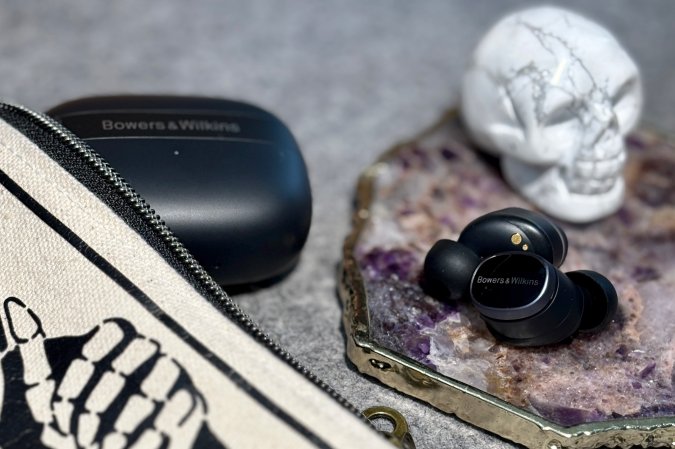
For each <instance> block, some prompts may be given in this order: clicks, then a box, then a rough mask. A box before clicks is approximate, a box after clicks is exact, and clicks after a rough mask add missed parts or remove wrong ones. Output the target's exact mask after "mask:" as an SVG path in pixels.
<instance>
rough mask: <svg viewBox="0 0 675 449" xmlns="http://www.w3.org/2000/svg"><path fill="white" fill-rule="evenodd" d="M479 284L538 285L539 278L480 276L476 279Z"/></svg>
mask: <svg viewBox="0 0 675 449" xmlns="http://www.w3.org/2000/svg"><path fill="white" fill-rule="evenodd" d="M476 283H477V284H499V285H532V286H535V287H536V286H538V285H539V279H527V278H521V277H517V276H511V277H484V276H478V278H477V279H476Z"/></svg>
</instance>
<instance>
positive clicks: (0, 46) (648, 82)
mask: <svg viewBox="0 0 675 449" xmlns="http://www.w3.org/2000/svg"><path fill="white" fill-rule="evenodd" d="M526 4H530V2H523V1H514V0H510V1H502V2H499V3H497V2H489V1H485V0H483V1H466V2H458V1H453V2H451V1H427V2H424V3H422V2H420V3H412V2H405V1H382V0H378V1H369V2H361V1H356V0H350V1H341V2H337V1H336V2H331V3H328V2H323V1H319V0H316V1H311V0H302V1H271V0H270V1H241V2H234V1H215V0H214V1H201V2H199V1H192V2H184V1H175V2H167V1H165V2H143V1H138V0H137V1H132V0H121V1H114V2H113V1H109V2H94V1H85V0H82V1H76V0H68V1H60V2H42V1H37V0H35V1H33V0H8V1H3V2H2V3H0V98H2V99H4V100H8V101H13V102H18V103H22V104H25V105H26V106H29V107H31V108H34V109H37V110H45V109H47V108H48V107H50V106H53V105H55V104H57V103H59V102H61V101H64V100H67V99H71V98H74V97H79V96H85V95H92V94H102V93H184V94H200V95H212V96H219V97H230V98H235V99H243V100H247V101H249V102H253V103H257V104H259V105H260V106H263V107H265V108H267V109H269V110H271V111H273V112H275V113H276V114H278V115H279V116H280V117H281V118H282V119H283V120H284V121H285V122H286V123H287V124H288V125H289V126H290V128H291V130H292V131H293V132H294V134H295V135H296V137H297V139H298V141H299V143H300V145H301V147H302V150H303V152H304V156H305V159H306V162H307V164H308V166H309V170H310V178H311V182H312V187H313V191H314V219H313V225H312V226H313V227H312V231H311V233H310V237H309V240H308V242H307V245H306V248H305V251H304V254H303V258H302V261H301V263H300V265H299V266H298V267H297V269H296V270H295V271H294V272H293V273H292V274H291V275H290V276H289V277H287V278H286V279H284V280H283V281H282V282H281V283H278V284H276V285H274V286H271V287H267V288H263V289H260V290H257V291H255V292H253V293H246V294H240V295H237V296H236V299H237V300H238V301H239V302H240V303H241V304H242V306H243V307H244V308H245V309H246V310H247V311H248V312H249V313H250V314H251V315H252V316H253V317H254V318H255V319H257V320H258V321H259V322H260V323H261V324H262V326H263V327H264V328H265V329H267V331H268V333H269V334H270V335H272V336H273V337H275V338H276V339H277V340H278V341H280V342H281V343H282V344H283V345H284V346H286V347H287V348H288V349H289V350H290V351H291V352H292V353H294V354H296V355H297V357H298V358H299V359H300V360H301V361H302V362H304V363H305V364H306V365H307V366H309V367H311V368H312V369H313V370H314V371H315V372H316V373H317V374H318V375H319V376H320V377H323V378H324V379H325V380H327V381H328V382H329V383H330V384H332V385H334V386H335V388H336V389H337V390H339V391H340V392H342V394H343V395H344V396H346V397H347V398H348V399H349V400H351V401H352V402H353V403H354V404H356V405H357V406H358V407H359V408H365V407H368V406H371V405H375V404H384V405H389V406H393V407H395V408H397V409H398V410H400V411H401V412H402V413H403V414H404V415H405V416H406V417H407V418H408V420H409V422H410V425H411V427H412V433H413V436H414V438H415V440H416V442H417V447H418V448H419V449H429V448H478V447H480V448H504V447H513V445H511V444H510V443H507V442H505V441H503V440H501V439H499V438H497V437H495V436H492V435H487V434H485V433H484V432H482V431H480V430H478V429H476V428H473V427H471V426H469V425H466V424H464V423H462V422H460V421H458V420H457V419H455V418H453V417H452V416H449V415H446V414H443V413H440V412H438V411H436V410H434V409H432V408H430V407H428V406H426V405H424V404H422V403H419V402H417V401H415V400H412V399H409V398H406V397H403V396H401V395H400V394H398V393H396V392H394V391H392V390H390V389H388V388H386V387H384V386H382V385H379V384H378V383H376V382H374V381H371V380H369V379H366V378H364V377H362V376H361V375H359V374H358V373H357V372H356V371H355V370H354V368H353V367H351V366H350V365H349V364H348V363H347V362H346V361H345V356H344V336H343V334H342V332H341V330H340V326H341V324H340V314H341V310H340V304H339V302H338V300H337V297H336V294H335V289H336V271H335V269H336V264H337V263H338V260H339V257H340V249H341V245H342V240H343V238H344V236H345V235H346V234H347V232H348V230H349V221H350V213H351V201H352V197H353V193H354V185H355V181H356V178H357V176H358V174H359V172H360V171H361V170H362V169H363V168H364V167H366V166H367V165H368V164H369V163H371V162H372V161H373V160H374V159H375V158H376V157H377V155H378V154H379V153H380V152H382V151H383V150H385V149H387V148H388V147H390V146H391V145H392V144H393V143H395V142H397V141H398V140H401V139H403V138H406V137H408V136H411V135H412V134H414V133H416V132H417V131H419V130H420V129H422V128H424V127H425V126H427V125H428V124H430V123H431V122H433V121H434V120H435V119H436V118H437V117H438V116H439V114H440V113H441V112H442V111H443V110H444V109H446V108H448V107H451V106H452V105H453V104H454V103H455V100H456V98H457V95H458V92H457V89H458V83H459V80H460V76H461V73H462V69H463V67H464V66H465V64H466V61H467V58H468V55H469V53H470V51H471V50H472V47H473V46H474V45H475V43H476V42H477V40H478V38H479V37H480V35H481V34H482V33H483V32H484V31H485V30H486V29H487V27H488V26H489V25H490V24H491V23H493V22H494V21H495V20H496V19H497V18H498V17H499V16H500V15H502V14H503V13H504V12H507V11H510V10H513V9H514V8H517V7H520V6H522V5H526ZM566 5H568V6H569V7H571V8H574V9H576V10H578V11H580V12H583V13H586V14H587V15H588V16H590V17H591V18H594V19H596V20H597V21H599V22H601V23H604V24H605V25H606V26H607V27H608V28H610V29H611V30H612V31H613V32H614V33H615V34H616V35H617V36H618V37H619V39H620V41H622V42H623V43H624V45H625V46H626V47H627V48H628V50H629V52H630V53H631V54H632V55H633V56H634V57H635V59H636V60H637V62H638V65H639V66H640V67H641V69H642V73H643V75H644V82H645V91H646V104H645V111H644V117H645V119H646V120H647V121H649V122H650V123H652V124H653V125H655V126H657V127H660V128H663V129H666V130H668V129H670V130H672V129H673V127H674V126H675V107H674V106H673V105H675V45H674V44H673V41H672V30H673V29H672V27H673V23H675V2H672V1H665V0H664V1H650V2H628V1H620V2H619V1H604V0H603V1H595V2H583V1H574V2H570V3H566Z"/></svg>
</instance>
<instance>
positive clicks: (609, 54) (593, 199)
mask: <svg viewBox="0 0 675 449" xmlns="http://www.w3.org/2000/svg"><path fill="white" fill-rule="evenodd" d="M641 103H642V93H641V88H640V79H639V73H638V70H637V67H636V66H635V64H634V63H633V61H632V60H631V59H630V57H629V56H628V55H627V54H626V52H625V51H624V50H623V49H622V48H621V47H620V46H619V44H618V42H617V41H616V40H615V39H614V38H613V37H612V36H611V35H610V34H609V33H608V32H607V31H606V30H604V29H603V28H601V27H600V26H599V25H597V24H595V23H593V22H590V21H589V20H587V19H584V18H582V17H580V16H578V15H576V14H574V13H571V12H569V11H564V10H561V9H557V8H552V7H543V8H534V9H530V10H526V11H521V12H519V13H516V14H513V15H511V16H509V17H506V18H504V19H503V20H502V21H500V22H499V23H498V24H497V25H495V27H493V28H492V29H491V30H490V31H489V32H488V33H487V34H486V36H485V37H484V38H483V40H482V41H481V42H480V44H479V45H478V47H477V49H476V51H475V53H474V57H473V60H472V63H471V65H470V67H469V69H468V70H467V73H466V75H465V78H464V86H463V93H462V113H463V118H464V120H465V123H466V125H467V127H468V129H469V131H470V132H471V134H472V135H473V138H474V139H475V141H476V142H477V143H478V144H479V145H481V146H482V147H483V148H484V149H485V150H487V151H491V152H493V153H495V154H497V155H499V156H501V158H502V169H503V172H504V176H505V178H506V179H507V181H508V182H509V183H510V184H511V185H512V186H513V187H514V188H515V189H516V190H517V191H519V192H520V193H521V194H522V195H523V196H525V197H526V198H527V199H528V200H530V201H531V202H532V203H534V204H535V205H536V206H538V207H539V208H540V209H542V210H544V211H545V212H547V213H549V214H551V215H554V216H556V217H558V218H562V219H566V220H570V221H578V222H584V221H591V220H595V219H597V218H600V217H602V216H604V215H607V214H610V213H613V212H614V211H615V210H616V209H618V207H619V206H620V205H621V202H622V200H623V193H624V181H623V176H622V172H623V166H624V162H625V150H624V142H623V138H624V136H625V134H626V133H627V132H628V131H629V130H630V129H631V128H632V127H633V126H634V125H635V123H636V122H637V120H638V116H639V110H640V107H641Z"/></svg>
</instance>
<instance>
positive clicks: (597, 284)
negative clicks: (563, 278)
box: [567, 270, 619, 332]
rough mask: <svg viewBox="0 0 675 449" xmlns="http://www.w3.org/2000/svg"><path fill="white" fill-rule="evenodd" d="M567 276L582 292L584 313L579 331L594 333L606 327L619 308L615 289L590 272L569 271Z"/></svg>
mask: <svg viewBox="0 0 675 449" xmlns="http://www.w3.org/2000/svg"><path fill="white" fill-rule="evenodd" d="M567 276H568V277H569V278H570V279H571V280H572V282H574V283H575V284H576V285H577V286H579V287H580V288H581V289H582V290H583V291H584V292H583V293H584V312H583V316H582V318H581V324H580V326H579V331H581V332H596V331H599V330H601V329H603V328H604V327H606V326H607V325H608V324H609V323H610V322H611V321H612V319H613V318H614V315H615V314H616V310H617V309H618V306H619V299H618V296H617V294H616V289H614V286H613V285H612V283H611V282H610V281H609V279H607V278H606V277H605V276H603V275H601V274H600V273H597V272H595V271H590V270H579V271H571V272H569V273H567Z"/></svg>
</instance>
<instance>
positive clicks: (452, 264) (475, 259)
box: [424, 207, 567, 300]
mask: <svg viewBox="0 0 675 449" xmlns="http://www.w3.org/2000/svg"><path fill="white" fill-rule="evenodd" d="M515 250H520V251H527V252H531V253H535V254H538V255H539V256H541V257H543V258H544V259H546V260H548V261H549V262H551V263H552V264H554V265H555V266H560V264H562V262H563V260H565V256H566V255H567V237H566V236H565V233H564V232H563V230H562V229H560V228H559V227H558V226H557V225H556V224H554V223H552V222H551V221H549V220H548V219H547V218H546V217H544V216H543V215H540V214H538V213H535V212H532V211H529V210H525V209H520V208H517V207H510V208H507V209H502V210H498V211H495V212H491V213H489V214H486V215H483V216H482V217H479V218H477V219H475V220H474V221H472V222H471V223H469V224H468V225H467V226H466V228H464V230H463V231H462V233H461V234H460V235H459V238H458V239H457V241H456V242H454V241H452V240H439V241H438V242H436V244H435V245H434V246H433V247H432V248H431V250H430V251H429V253H428V254H427V257H426V260H425V262H424V274H425V279H426V280H427V282H428V283H430V284H431V285H432V286H433V287H434V288H436V289H439V287H440V289H441V290H445V291H446V294H447V296H448V297H449V298H450V299H453V300H458V299H460V298H464V297H466V296H467V294H468V291H469V284H470V282H471V276H472V274H473V272H474V271H475V269H476V267H477V266H478V264H479V263H480V261H481V259H482V258H484V257H488V256H491V255H493V254H497V253H502V252H506V251H515Z"/></svg>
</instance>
